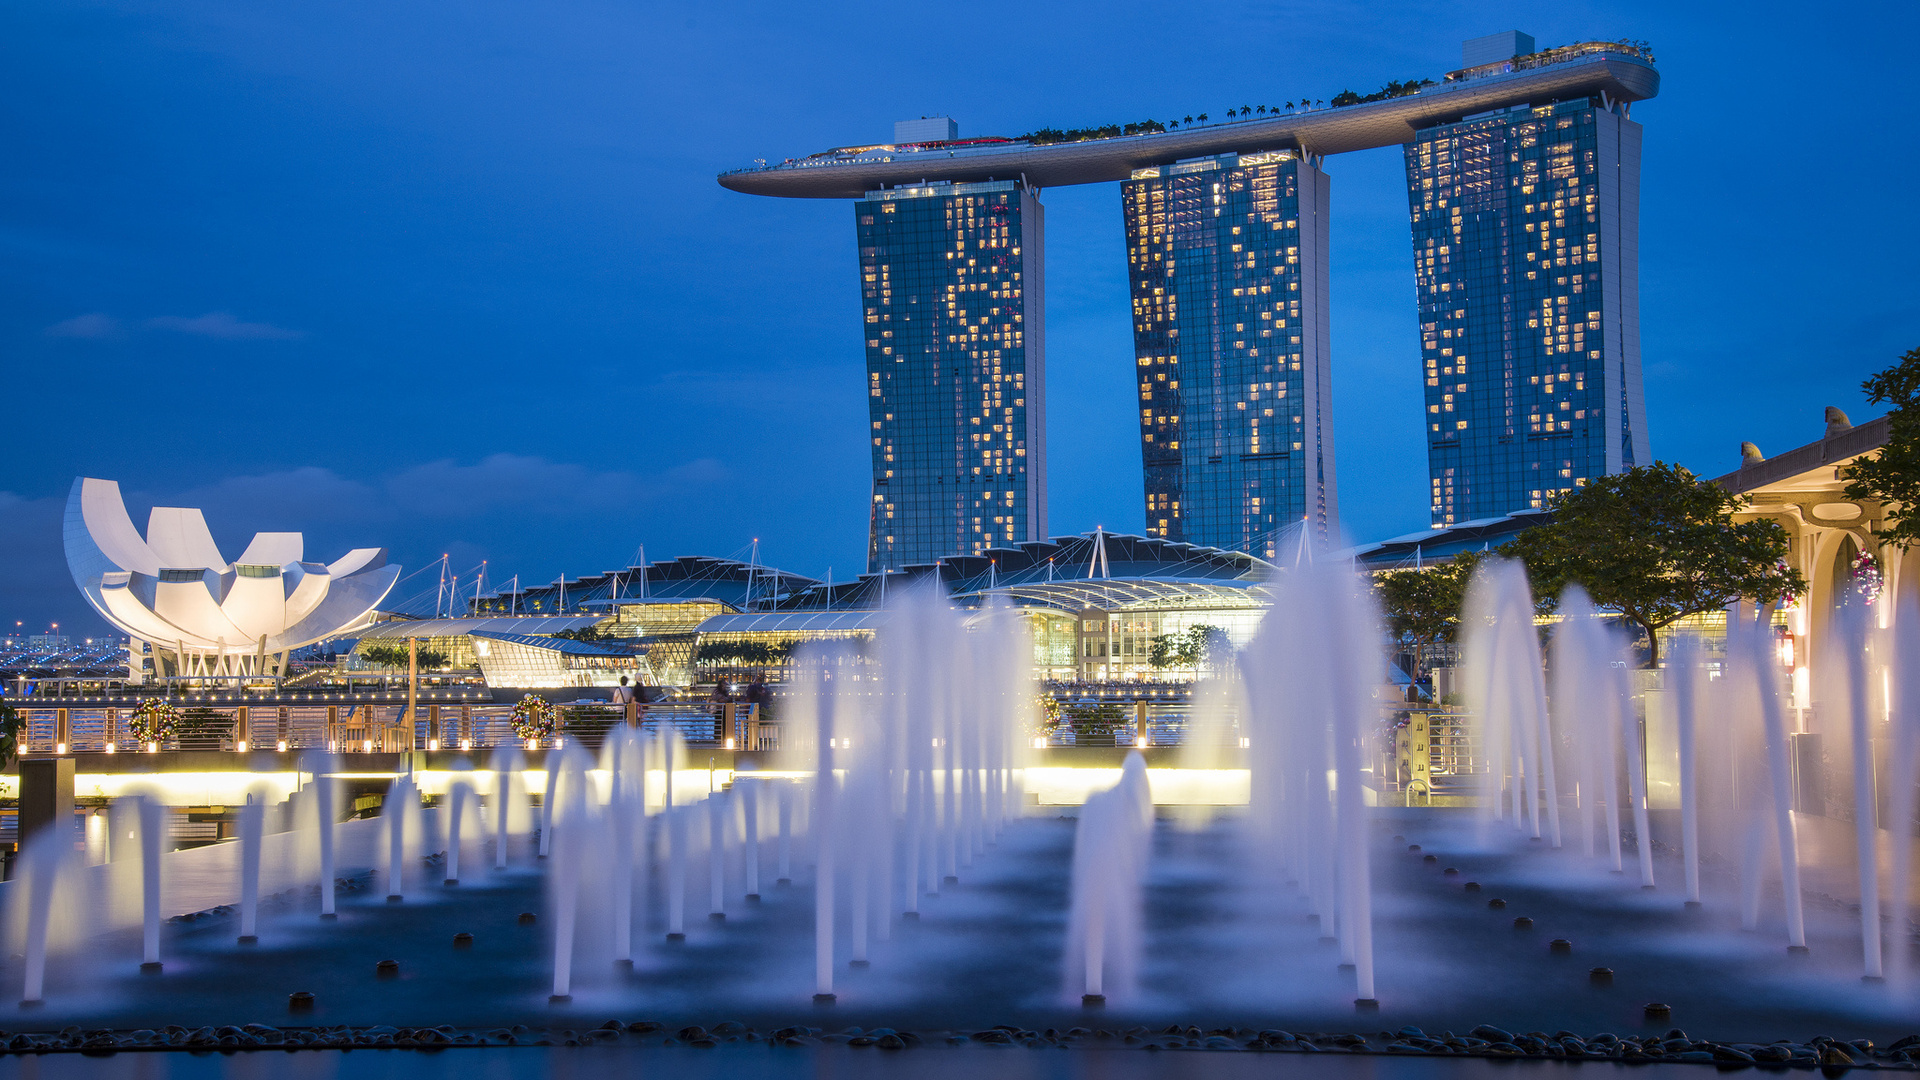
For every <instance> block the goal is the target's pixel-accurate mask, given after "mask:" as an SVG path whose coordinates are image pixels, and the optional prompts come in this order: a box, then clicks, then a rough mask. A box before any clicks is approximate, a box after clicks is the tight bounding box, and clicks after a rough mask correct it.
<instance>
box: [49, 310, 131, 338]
mask: <svg viewBox="0 0 1920 1080" xmlns="http://www.w3.org/2000/svg"><path fill="white" fill-rule="evenodd" d="M41 332H42V333H44V334H45V335H46V336H48V337H55V338H83V339H86V340H89V341H99V340H102V339H105V338H115V337H119V336H120V320H119V319H116V318H114V317H113V316H111V315H105V314H102V313H100V312H98V311H96V312H93V313H92V314H90V315H75V316H74V317H73V318H71V319H68V320H66V321H65V322H57V323H54V324H53V325H52V326H49V327H47V328H46V329H45V330H43V331H41Z"/></svg>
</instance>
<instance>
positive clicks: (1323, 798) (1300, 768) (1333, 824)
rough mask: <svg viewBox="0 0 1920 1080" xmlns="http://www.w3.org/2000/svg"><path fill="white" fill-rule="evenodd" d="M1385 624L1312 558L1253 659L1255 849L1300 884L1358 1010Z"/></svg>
mask: <svg viewBox="0 0 1920 1080" xmlns="http://www.w3.org/2000/svg"><path fill="white" fill-rule="evenodd" d="M1378 625H1379V618H1378V614H1377V612H1375V611H1374V610H1373V607H1372V603H1371V600H1370V598H1369V597H1368V596H1367V595H1366V594H1365V593H1364V592H1362V590H1361V583H1360V582H1359V580H1358V579H1357V578H1356V577H1355V575H1353V574H1351V573H1349V572H1348V571H1347V570H1346V569H1345V568H1344V567H1340V566H1337V565H1330V564H1312V565H1308V566H1305V567H1302V568H1299V569H1297V570H1296V571H1295V572H1294V573H1292V574H1289V575H1287V576H1286V577H1285V578H1283V579H1281V581H1280V582H1279V587H1278V588H1277V590H1276V592H1275V595H1274V602H1273V608H1272V610H1271V611H1269V613H1268V614H1267V616H1266V618H1265V619H1264V620H1263V621H1262V622H1261V624H1260V630H1259V632H1258V633H1257V634H1256V635H1255V637H1254V640H1253V642H1252V643H1251V644H1249V645H1248V646H1247V657H1246V661H1245V667H1246V670H1247V672H1248V677H1247V700H1248V714H1247V731H1248V742H1249V753H1248V755H1247V758H1248V760H1247V764H1248V768H1249V772H1250V773H1251V785H1252V786H1251V798H1252V801H1251V802H1250V803H1249V805H1248V808H1247V811H1248V817H1249V818H1250V825H1251V829H1252V833H1253V836H1254V840H1255V844H1256V845H1257V848H1256V850H1258V852H1259V854H1260V856H1262V857H1265V858H1267V859H1270V860H1272V863H1273V865H1276V866H1281V867H1284V868H1285V869H1286V872H1287V873H1289V874H1290V875H1291V876H1292V877H1293V879H1294V880H1297V881H1299V882H1300V883H1301V886H1302V888H1303V890H1304V891H1305V892H1306V894H1307V896H1308V897H1309V898H1310V902H1311V904H1312V907H1313V910H1314V914H1316V915H1318V916H1319V923H1320V925H1321V927H1322V928H1323V929H1325V930H1330V931H1331V932H1332V934H1333V936H1334V937H1335V938H1337V939H1338V943H1339V946H1340V955H1341V961H1342V963H1344V964H1350V965H1352V967H1353V970H1354V976H1355V989H1356V991H1357V996H1356V997H1355V1001H1356V1003H1357V1004H1358V1005H1359V1007H1361V1008H1373V1007H1376V1005H1377V999H1376V998H1375V996H1374V970H1373V913H1372V887H1371V884H1370V880H1371V868H1370V867H1369V864H1368V847H1369V844H1368V839H1367V832H1366V822H1365V820H1364V819H1365V801H1364V795H1363V787H1364V784H1365V782H1366V777H1365V775H1364V772H1365V770H1364V769H1363V763H1364V760H1365V754H1366V751H1365V749H1364V748H1363V743H1365V742H1367V741H1368V740H1369V739H1370V738H1371V735H1372V732H1373V729H1374V725H1375V718H1374V704H1373V688H1374V687H1375V686H1377V685H1378V684H1379V683H1380V681H1381V676H1380V672H1381V671H1382V670H1383V669H1384V666H1385V662H1384V659H1383V658H1382V656H1381V639H1380V635H1379V633H1378V629H1377V628H1378Z"/></svg>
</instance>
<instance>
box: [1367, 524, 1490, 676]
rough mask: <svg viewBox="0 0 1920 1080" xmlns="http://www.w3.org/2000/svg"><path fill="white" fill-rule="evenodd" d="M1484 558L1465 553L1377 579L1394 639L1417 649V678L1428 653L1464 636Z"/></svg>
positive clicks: (1376, 590)
mask: <svg viewBox="0 0 1920 1080" xmlns="http://www.w3.org/2000/svg"><path fill="white" fill-rule="evenodd" d="M1481 558H1482V556H1481V553H1480V552H1477V551H1463V552H1461V553H1460V554H1458V555H1456V556H1454V557H1453V561H1451V562H1444V563H1435V564H1434V565H1432V566H1427V567H1422V568H1421V569H1418V570H1390V571H1388V572H1386V573H1383V574H1377V575H1375V576H1374V579H1373V590H1374V596H1375V597H1377V598H1378V599H1379V601H1380V609H1381V610H1382V611H1383V612H1385V613H1386V616H1387V628H1388V629H1389V630H1390V631H1392V633H1393V636H1394V637H1395V638H1396V639H1397V640H1399V641H1403V642H1405V643H1407V644H1409V645H1411V646H1413V655H1414V666H1415V668H1416V670H1414V671H1413V672H1411V673H1410V674H1412V675H1413V676H1414V678H1416V679H1417V678H1419V677H1420V671H1419V670H1418V668H1419V667H1420V666H1421V664H1422V662H1423V660H1424V656H1425V654H1426V652H1427V651H1429V650H1431V649H1432V648H1433V646H1435V645H1439V644H1443V643H1446V642H1450V641H1452V640H1453V639H1454V637H1455V636H1456V635H1457V634H1459V632H1460V608H1461V605H1462V604H1464V603H1465V602H1466V599H1467V582H1468V580H1469V579H1471V578H1472V577H1473V569H1474V567H1475V566H1477V565H1479V563H1480V560H1481Z"/></svg>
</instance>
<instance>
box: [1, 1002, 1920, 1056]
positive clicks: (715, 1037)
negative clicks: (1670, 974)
mask: <svg viewBox="0 0 1920 1080" xmlns="http://www.w3.org/2000/svg"><path fill="white" fill-rule="evenodd" d="M1650 1004H1652V1005H1655V1006H1658V1004H1659V1003H1657V1002H1655V1003H1650ZM1648 1015H1649V1017H1652V1016H1653V1015H1656V1014H1655V1013H1654V1012H1653V1011H1652V1010H1648ZM1662 1015H1664V1014H1662ZM664 1030H665V1026H664V1025H663V1024H661V1023H660V1022H658V1021H653V1020H633V1021H621V1020H607V1021H605V1022H604V1023H602V1024H600V1025H599V1026H598V1027H596V1028H592V1029H589V1030H586V1031H574V1030H571V1029H558V1030H555V1029H548V1028H537V1029H533V1028H528V1027H526V1026H525V1025H519V1024H516V1025H514V1026H513V1027H511V1028H492V1029H488V1030H486V1031H478V1030H461V1029H458V1028H455V1027H452V1026H450V1025H441V1026H438V1027H419V1028H412V1027H391V1026H387V1025H373V1026H368V1027H347V1026H319V1027H285V1028H276V1027H273V1026H271V1025H267V1024H257V1023H254V1024H246V1025H242V1026H239V1027H233V1026H226V1027H211V1026H208V1027H198V1028H191V1029H189V1028H185V1027H180V1026H177V1025H175V1026H169V1027H166V1028H164V1029H152V1028H138V1029H134V1030H130V1031H114V1030H108V1029H94V1030H83V1029H82V1028H79V1027H77V1026H69V1027H66V1028H62V1029H61V1030H60V1031H58V1032H25V1033H12V1032H5V1031H0V1053H8V1052H11V1053H33V1054H43V1053H58V1052H65V1051H70V1052H80V1053H92V1054H100V1053H103V1052H105V1053H112V1052H114V1051H115V1050H118V1049H121V1048H129V1049H131V1048H147V1049H163V1048H180V1049H184V1050H188V1051H191V1052H199V1053H204V1052H206V1051H207V1050H219V1051H221V1052H231V1051H235V1050H244V1049H265V1048H275V1049H280V1050H295V1049H299V1048H301V1047H313V1048H329V1049H346V1048H362V1047H392V1048H396V1049H428V1050H431V1049H437V1048H440V1047H444V1046H515V1045H520V1046H525V1045H534V1046H551V1045H566V1046H576V1045H587V1044H592V1043H609V1042H619V1041H621V1040H623V1039H634V1038H636V1037H645V1036H651V1037H653V1038H659V1037H660V1033H662V1032H663V1031H664ZM1116 1039H1117V1040H1119V1041H1121V1042H1122V1043H1123V1044H1124V1045H1127V1046H1131V1047H1135V1048H1138V1049H1144V1050H1150V1051H1159V1050H1202V1051H1214V1052H1242V1051H1253V1052H1276V1051H1277V1052H1284V1053H1309V1054H1311V1053H1325V1052H1328V1051H1347V1052H1352V1053H1372V1054H1413V1055H1430V1056H1449V1055H1466V1056H1473V1057H1497V1058H1512V1057H1536V1058H1560V1059H1568V1058H1586V1059H1613V1060H1619V1061H1653V1060H1659V1061H1665V1062H1687V1063H1701V1064H1712V1065H1715V1066H1716V1067H1718V1068H1722V1069H1726V1068H1740V1067H1742V1066H1746V1065H1751V1064H1762V1065H1765V1064H1774V1065H1783V1064H1792V1065H1798V1066H1801V1067H1805V1068H1812V1067H1815V1066H1819V1067H1822V1068H1825V1069H1829V1070H1833V1069H1845V1068H1849V1067H1853V1068H1859V1067H1868V1068H1877V1069H1901V1070H1907V1071H1914V1070H1915V1068H1916V1065H1915V1062H1913V1061H1911V1060H1909V1057H1910V1055H1920V1035H1908V1036H1905V1037H1903V1038H1900V1039H1898V1040H1896V1041H1895V1042H1893V1043H1892V1044H1891V1045H1890V1046H1887V1047H1885V1048H1879V1047H1876V1046H1875V1045H1874V1044H1873V1043H1872V1042H1871V1041H1870V1040H1867V1039H1854V1040H1850V1041H1841V1040H1837V1039H1834V1038H1832V1037H1830V1036H1826V1035H1816V1036H1814V1037H1813V1038H1810V1039H1808V1040H1806V1041H1805V1042H1803V1043H1796V1042H1793V1041H1791V1040H1787V1039H1781V1040H1779V1041H1777V1042H1773V1043H1767V1044H1758V1043H1744V1042H1743V1043H1717V1042H1711V1041H1705V1040H1695V1039H1692V1038H1690V1037H1689V1036H1688V1035H1687V1033H1686V1032H1685V1031H1683V1030H1682V1029H1680V1028H1671V1029H1669V1030H1668V1031H1667V1032H1666V1033H1665V1034H1663V1035H1647V1036H1627V1037H1625V1038H1622V1037H1621V1036H1618V1035H1615V1034H1613V1033H1611V1032H1604V1031H1603V1032H1598V1033H1596V1034H1593V1035H1590V1036H1587V1037H1586V1038H1584V1039H1583V1038H1582V1037H1581V1036H1579V1035H1578V1034H1576V1033H1574V1032H1571V1031H1565V1030H1562V1031H1557V1032H1555V1033H1553V1034H1552V1035H1548V1034H1546V1033H1545V1032H1540V1031H1530V1032H1513V1031H1508V1030H1506V1029H1505V1028H1500V1027H1495V1026H1493V1025H1491V1024H1482V1025H1480V1026H1478V1027H1475V1028H1474V1029H1473V1030H1472V1031H1470V1032H1469V1033H1468V1034H1467V1035H1466V1036H1464V1037H1457V1036H1455V1035H1454V1034H1453V1033H1452V1032H1450V1031H1447V1032H1441V1033H1439V1034H1437V1035H1429V1034H1428V1033H1427V1032H1425V1031H1423V1030H1422V1029H1420V1028H1417V1027H1412V1026H1408V1027H1403V1028H1401V1029H1400V1030H1399V1031H1397V1032H1385V1031H1382V1032H1378V1033H1376V1035H1375V1036H1374V1037H1373V1038H1372V1039H1369V1037H1368V1036H1366V1035H1362V1034H1358V1033H1351V1032H1336V1033H1322V1032H1290V1031H1282V1030H1277V1029H1266V1030H1262V1031H1257V1032H1256V1031H1254V1030H1253V1029H1251V1028H1232V1027H1222V1028H1213V1029H1211V1030H1205V1031H1203V1030H1202V1029H1200V1028H1199V1027H1197V1026H1194V1025H1185V1026H1183V1025H1179V1024H1173V1025H1170V1026H1168V1027H1167V1028H1165V1029H1163V1030H1161V1031H1159V1032H1157V1033H1156V1032H1153V1031H1150V1030H1149V1029H1147V1028H1142V1027H1135V1028H1130V1029H1127V1030H1126V1031H1125V1032H1117V1031H1107V1030H1104V1029H1102V1030H1098V1031H1089V1030H1088V1029H1086V1028H1080V1027H1076V1028H1071V1029H1069V1030H1067V1031H1060V1030H1058V1029H1054V1028H1047V1029H1045V1030H1043V1031H1032V1030H1028V1029H1025V1028H1019V1027H1015V1026H1013V1025H1010V1024H1001V1025H998V1026H996V1027H993V1028H988V1029H985V1030H980V1031H971V1032H937V1033H929V1034H927V1035H921V1034H918V1033H915V1032H912V1031H899V1030H896V1029H893V1028H870V1029H865V1030H862V1029H860V1028H854V1027H850V1028H846V1029H844V1030H842V1031H840V1032H837V1033H823V1032H822V1031H821V1030H820V1029H819V1028H816V1027H805V1026H794V1027H784V1028H777V1029H774V1030H772V1031H770V1032H768V1033H766V1034H765V1035H764V1036H762V1035H761V1034H760V1033H758V1032H756V1031H754V1030H753V1029H752V1028H750V1027H748V1026H747V1025H745V1024H743V1023H741V1022H740V1021H738V1020H724V1021H720V1022H718V1023H716V1024H714V1025H713V1027H711V1028H703V1027H700V1026H699V1025H689V1026H685V1027H681V1028H678V1029H675V1030H674V1031H673V1033H672V1034H671V1035H669V1036H667V1037H665V1038H661V1039H660V1042H659V1043H655V1045H661V1044H665V1045H679V1046H694V1047H702V1048H711V1047H715V1046H718V1045H720V1044H721V1043H723V1042H726V1043H742V1042H761V1041H764V1042H766V1043H768V1044H770V1045H773V1046H791V1047H808V1046H820V1045H822V1044H824V1043H841V1044H844V1045H849V1046H855V1047H861V1048H874V1049H878V1050H885V1051H895V1052H897V1051H902V1050H907V1049H910V1048H912V1047H915V1046H923V1045H927V1044H929V1043H933V1044H938V1043H942V1042H944V1043H945V1044H946V1045H948V1046H958V1045H965V1044H966V1043H968V1042H974V1043H981V1044H984V1045H987V1046H996V1047H1008V1048H1011V1047H1019V1046H1024V1047H1029V1048H1054V1047H1058V1048H1062V1049H1064V1048H1067V1047H1069V1046H1075V1045H1080V1044H1083V1043H1085V1044H1089V1045H1098V1044H1099V1043H1103V1042H1111V1041H1114V1040H1116ZM647 1041H649V1042H651V1041H652V1039H651V1038H650V1039H648V1040H647Z"/></svg>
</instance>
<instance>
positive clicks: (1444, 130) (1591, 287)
mask: <svg viewBox="0 0 1920 1080" xmlns="http://www.w3.org/2000/svg"><path fill="white" fill-rule="evenodd" d="M1627 114H1628V107H1627V105H1626V104H1624V103H1620V102H1610V101H1607V100H1606V99H1605V98H1592V99H1589V98H1586V97H1582V98H1579V99H1577V100H1573V101H1565V102H1561V103H1558V104H1550V105H1540V106H1532V107H1528V106H1520V107H1515V108H1511V109H1506V110H1502V111H1500V112H1498V113H1496V114H1494V115H1491V116H1484V117H1480V118H1476V119H1469V120H1463V121H1461V122H1458V123H1452V124H1443V125H1440V126H1437V127H1429V128H1425V129H1422V130H1421V131H1419V132H1418V133H1417V135H1416V137H1415V140H1414V141H1413V142H1411V143H1409V144H1407V146H1406V148H1405V153H1406V166H1407V193H1408V198H1409V202H1410V205H1411V208H1412V218H1413V255H1414V276H1415V282H1416V285H1417V288H1418V296H1419V315H1420V357H1421V364H1422V369H1423V375H1424V378H1425V380H1426V427H1427V443H1428V455H1427V462H1428V470H1429V474H1430V476H1429V479H1430V483H1431V489H1430V494H1431V498H1432V502H1431V510H1432V520H1433V524H1434V525H1435V526H1447V525H1455V524H1459V523H1461V522H1466V521H1473V520H1478V519H1481V518H1491V517H1499V516H1501V515H1503V514H1507V513H1511V512H1513V511H1516V510H1525V509H1529V508H1535V507H1539V506H1541V505H1543V503H1544V502H1545V501H1546V500H1548V499H1550V498H1551V497H1552V496H1553V495H1555V494H1556V493H1558V492H1561V491H1565V490H1568V489H1570V488H1573V487H1576V486H1579V485H1581V484H1584V483H1586V482H1587V481H1588V480H1591V479H1593V478H1595V477H1598V476H1603V475H1607V474H1610V473H1617V472H1621V471H1624V470H1626V469H1629V468H1632V467H1634V466H1635V465H1646V464H1650V463H1651V461H1652V457H1651V453H1650V451H1649V450H1648V446H1647V419H1646V405H1645V401H1644V398H1643V396H1642V393H1641V380H1640V326H1639V295H1638V293H1639V286H1638V281H1639V265H1638V263H1639V252H1638V243H1639V239H1638V238H1639V203H1640V125H1639V124H1637V123H1635V122H1634V121H1633V120H1631V119H1629V117H1628V115H1627Z"/></svg>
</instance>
